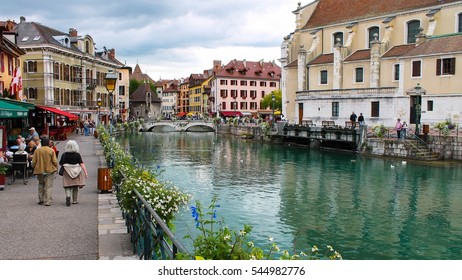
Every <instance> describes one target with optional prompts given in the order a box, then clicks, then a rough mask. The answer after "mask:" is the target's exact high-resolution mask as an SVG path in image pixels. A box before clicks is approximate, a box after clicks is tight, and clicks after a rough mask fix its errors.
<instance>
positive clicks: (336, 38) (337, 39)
mask: <svg viewBox="0 0 462 280" xmlns="http://www.w3.org/2000/svg"><path fill="white" fill-rule="evenodd" d="M332 39H333V44H332V46H335V45H336V44H337V43H340V44H341V45H343V32H336V33H334V34H333V35H332Z"/></svg>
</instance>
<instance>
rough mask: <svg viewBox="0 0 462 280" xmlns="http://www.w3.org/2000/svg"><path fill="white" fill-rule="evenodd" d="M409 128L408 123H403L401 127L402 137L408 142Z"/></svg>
mask: <svg viewBox="0 0 462 280" xmlns="http://www.w3.org/2000/svg"><path fill="white" fill-rule="evenodd" d="M407 127H408V125H407V123H406V122H403V124H402V125H401V136H402V138H403V140H406V134H407Z"/></svg>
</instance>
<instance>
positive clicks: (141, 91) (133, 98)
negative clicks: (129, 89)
mask: <svg viewBox="0 0 462 280" xmlns="http://www.w3.org/2000/svg"><path fill="white" fill-rule="evenodd" d="M146 92H151V101H152V102H153V103H161V102H162V100H161V99H160V98H159V97H158V96H157V94H156V93H154V92H152V90H151V87H150V86H149V84H148V83H142V84H141V85H140V86H139V87H138V88H137V89H136V90H135V91H134V92H133V93H132V94H131V95H130V102H146Z"/></svg>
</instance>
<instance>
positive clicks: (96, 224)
mask: <svg viewBox="0 0 462 280" xmlns="http://www.w3.org/2000/svg"><path fill="white" fill-rule="evenodd" d="M69 139H73V140H76V141H77V143H78V144H79V146H80V153H81V154H82V158H83V161H84V163H85V165H86V167H87V170H88V179H87V182H86V186H85V187H83V188H82V189H80V190H79V204H71V206H70V207H68V206H66V204H65V194H64V189H63V187H62V177H61V176H59V175H57V174H56V177H55V180H54V183H53V191H52V197H53V201H52V205H51V206H49V207H47V206H43V205H38V204H37V202H38V198H37V185H38V182H37V179H36V178H29V180H28V183H27V184H26V185H24V184H23V181H22V180H21V179H17V180H16V182H13V183H12V184H11V185H8V184H7V185H6V186H5V189H4V190H3V191H0V260H41V259H48V260H116V259H119V260H120V259H123V260H125V259H137V256H136V255H134V254H133V251H132V244H131V242H130V236H129V234H128V233H127V228H126V226H125V221H124V220H123V218H122V214H121V211H120V208H119V206H118V204H117V199H116V197H115V194H112V193H100V191H98V189H97V182H98V168H102V167H106V166H105V160H104V157H103V156H102V149H101V145H100V143H99V141H98V139H95V138H94V137H93V136H83V135H80V134H79V135H77V134H72V135H71V136H70V138H69ZM55 142H56V144H57V148H58V150H59V151H60V155H62V154H63V153H64V147H65V144H66V141H55ZM58 160H59V159H58ZM7 180H8V181H9V178H8V179H7Z"/></svg>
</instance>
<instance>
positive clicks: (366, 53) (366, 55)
mask: <svg viewBox="0 0 462 280" xmlns="http://www.w3.org/2000/svg"><path fill="white" fill-rule="evenodd" d="M370 58H371V50H370V49H366V50H357V51H355V52H354V53H352V54H350V55H349V56H348V57H347V58H345V60H344V61H358V60H367V59H370Z"/></svg>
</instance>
